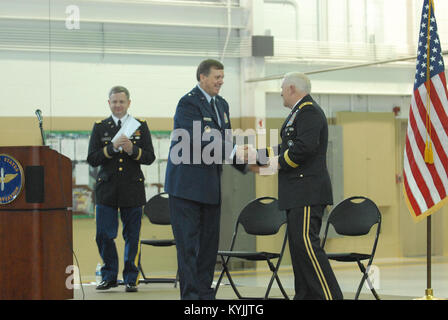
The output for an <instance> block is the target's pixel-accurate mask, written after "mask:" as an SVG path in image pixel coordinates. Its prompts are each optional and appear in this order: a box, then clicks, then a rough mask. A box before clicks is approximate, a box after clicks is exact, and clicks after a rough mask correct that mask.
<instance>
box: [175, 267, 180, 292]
mask: <svg viewBox="0 0 448 320" xmlns="http://www.w3.org/2000/svg"><path fill="white" fill-rule="evenodd" d="M178 282H179V269H177V272H176V280H175V281H174V288H177V283H178Z"/></svg>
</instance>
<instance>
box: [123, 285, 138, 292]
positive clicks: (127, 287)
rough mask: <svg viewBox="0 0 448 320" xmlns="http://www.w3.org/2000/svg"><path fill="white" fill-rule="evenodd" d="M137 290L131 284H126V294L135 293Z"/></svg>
mask: <svg viewBox="0 0 448 320" xmlns="http://www.w3.org/2000/svg"><path fill="white" fill-rule="evenodd" d="M137 291H138V288H137V286H136V285H135V284H133V283H126V292H137Z"/></svg>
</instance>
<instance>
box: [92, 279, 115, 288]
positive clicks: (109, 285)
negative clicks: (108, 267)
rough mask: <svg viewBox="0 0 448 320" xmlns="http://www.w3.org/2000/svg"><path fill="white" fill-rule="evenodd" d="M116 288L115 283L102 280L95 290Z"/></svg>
mask: <svg viewBox="0 0 448 320" xmlns="http://www.w3.org/2000/svg"><path fill="white" fill-rule="evenodd" d="M117 286H118V284H117V281H106V280H103V281H101V282H100V284H99V285H97V286H96V290H108V289H110V288H115V287H117Z"/></svg>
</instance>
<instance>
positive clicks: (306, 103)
mask: <svg viewBox="0 0 448 320" xmlns="http://www.w3.org/2000/svg"><path fill="white" fill-rule="evenodd" d="M312 105H313V103H312V102H311V101H308V102H304V103H302V104H301V105H300V106H299V110H300V109H302V108H303V107H305V106H312Z"/></svg>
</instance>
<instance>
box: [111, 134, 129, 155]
mask: <svg viewBox="0 0 448 320" xmlns="http://www.w3.org/2000/svg"><path fill="white" fill-rule="evenodd" d="M120 147H121V148H122V149H123V150H124V151H125V152H126V153H127V154H129V155H132V150H133V144H132V141H131V140H129V139H128V137H126V136H125V135H121V136H120V137H119V138H118V139H117V141H115V142H114V148H115V149H117V150H118V149H120Z"/></svg>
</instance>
